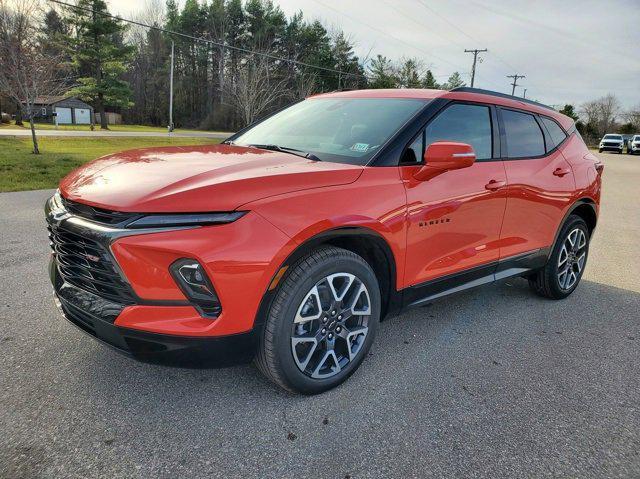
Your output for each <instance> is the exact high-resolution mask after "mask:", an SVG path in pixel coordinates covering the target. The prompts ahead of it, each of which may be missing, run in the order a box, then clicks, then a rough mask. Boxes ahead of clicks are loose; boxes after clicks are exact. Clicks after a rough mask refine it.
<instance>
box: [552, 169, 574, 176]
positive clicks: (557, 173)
mask: <svg viewBox="0 0 640 479" xmlns="http://www.w3.org/2000/svg"><path fill="white" fill-rule="evenodd" d="M569 173H571V170H570V169H569V168H556V169H555V170H554V171H553V174H554V175H555V176H559V177H560V178H562V177H563V176H564V175H568V174H569Z"/></svg>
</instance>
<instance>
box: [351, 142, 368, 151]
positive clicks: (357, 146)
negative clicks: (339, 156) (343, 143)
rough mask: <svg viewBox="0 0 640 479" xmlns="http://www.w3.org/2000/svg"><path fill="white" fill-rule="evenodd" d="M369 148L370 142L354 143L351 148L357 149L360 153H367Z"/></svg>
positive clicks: (352, 149)
mask: <svg viewBox="0 0 640 479" xmlns="http://www.w3.org/2000/svg"><path fill="white" fill-rule="evenodd" d="M368 149H369V143H354V144H353V146H352V147H351V148H350V150H351V151H357V152H359V153H365V152H366V151H367V150H368Z"/></svg>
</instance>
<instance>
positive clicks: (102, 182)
mask: <svg viewBox="0 0 640 479" xmlns="http://www.w3.org/2000/svg"><path fill="white" fill-rule="evenodd" d="M602 169H603V167H602V164H601V163H600V162H599V161H598V159H597V158H596V157H595V156H594V155H592V154H591V153H590V152H589V150H588V149H587V147H586V146H585V144H584V142H583V141H582V139H581V138H580V135H579V134H578V133H577V132H576V129H575V126H574V124H573V121H572V120H571V119H570V118H568V117H566V116H564V115H561V114H559V113H558V112H556V111H554V110H552V109H551V108H548V107H546V106H544V105H540V104H538V103H534V102H531V101H527V100H523V99H520V98H515V97H510V96H507V95H502V94H499V93H493V92H489V91H485V90H476V89H469V88H458V89H456V90H453V91H450V92H446V91H438V90H411V89H405V90H364V91H351V92H340V93H331V94H324V95H318V96H315V97H312V98H309V99H307V100H304V101H302V102H299V103H296V104H295V105H293V106H290V107H288V108H286V109H284V110H282V111H280V112H278V113H276V114H274V115H273V116H271V117H269V118H267V119H265V120H263V121H261V122H258V123H256V124H254V125H251V126H250V127H248V128H246V129H244V130H242V131H240V132H238V133H237V134H235V135H234V136H232V137H231V138H229V140H227V141H225V142H224V144H221V145H215V146H194V147H189V148H185V147H173V148H155V149H140V150H134V151H128V152H124V153H117V154H114V155H110V156H106V157H103V158H100V159H98V160H95V161H93V162H92V163H89V164H87V165H86V166H83V167H81V168H79V169H78V170H76V171H75V172H73V173H71V174H70V175H68V176H67V177H66V178H65V179H64V180H63V181H62V182H61V184H60V190H59V192H58V193H56V194H55V195H54V196H53V197H52V198H51V199H50V200H49V201H48V203H47V205H46V216H47V220H48V224H49V230H50V237H51V244H52V247H53V255H52V258H51V267H50V273H51V279H52V282H53V285H54V289H55V293H56V297H57V298H58V302H59V306H60V308H61V310H62V311H63V313H64V315H65V316H66V318H67V319H68V320H69V321H71V322H72V323H74V324H75V325H76V326H78V327H79V328H81V329H83V330H84V331H86V332H87V333H89V334H91V335H92V336H94V337H96V338H98V339H100V340H102V341H104V342H106V343H108V344H110V345H112V346H114V347H116V348H117V349H119V350H120V351H123V352H126V353H130V354H132V355H133V356H135V357H137V358H140V359H145V360H151V359H155V358H158V357H159V358H163V359H165V360H166V359H176V358H177V359H179V360H181V361H182V360H184V359H187V358H188V359H190V360H194V359H195V360H196V361H200V360H203V361H204V360H205V359H206V360H207V361H209V360H211V359H213V360H216V361H221V362H231V361H237V360H250V359H254V358H255V362H256V364H257V366H258V367H259V369H260V370H261V371H262V372H263V373H264V374H265V375H266V376H267V377H268V378H270V379H271V380H273V381H274V382H275V383H277V384H278V385H280V386H282V387H283V388H286V389H288V390H291V391H297V392H301V393H307V394H312V393H318V392H321V391H325V390H327V389H329V388H332V387H334V386H336V385H338V384H339V383H341V382H342V381H344V380H345V379H346V378H347V377H349V376H350V375H351V374H352V373H353V372H354V371H355V370H356V369H357V368H358V366H359V365H360V363H361V362H362V361H363V360H364V359H365V358H366V356H367V351H368V350H369V348H370V346H371V343H372V342H373V340H374V337H375V335H376V330H377V329H378V324H379V321H380V320H381V319H383V318H384V317H385V316H388V315H390V314H392V313H396V312H398V311H399V310H401V309H402V308H405V307H410V306H418V305H423V304H426V303H428V302H430V301H432V300H434V299H436V298H441V297H443V296H446V295H448V294H450V293H453V292H456V291H461V290H464V289H467V288H471V287H473V286H477V285H481V284H485V283H490V282H493V281H496V280H500V279H503V278H507V277H511V276H524V277H526V278H528V280H529V283H530V284H531V286H532V288H533V290H534V291H535V292H536V293H538V294H540V295H542V296H544V297H547V298H552V299H562V298H565V297H566V296H568V295H569V294H571V293H572V292H573V291H574V290H575V288H576V287H577V285H578V283H579V282H580V278H581V276H582V273H583V271H584V267H585V264H586V262H587V255H588V251H589V240H590V238H591V235H592V234H593V231H594V228H595V227H596V221H597V217H598V208H599V206H598V205H599V201H600V186H601V173H602ZM523 307H524V306H523Z"/></svg>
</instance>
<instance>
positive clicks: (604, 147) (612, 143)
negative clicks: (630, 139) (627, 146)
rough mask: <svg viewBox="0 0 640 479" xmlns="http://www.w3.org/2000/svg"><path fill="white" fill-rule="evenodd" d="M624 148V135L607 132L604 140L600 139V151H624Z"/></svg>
mask: <svg viewBox="0 0 640 479" xmlns="http://www.w3.org/2000/svg"><path fill="white" fill-rule="evenodd" d="M623 149H624V139H623V138H622V135H614V134H607V135H604V137H603V138H602V140H600V146H599V147H598V151H599V152H600V153H602V152H603V151H617V152H618V153H622V150H623Z"/></svg>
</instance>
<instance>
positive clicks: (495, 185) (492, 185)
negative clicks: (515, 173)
mask: <svg viewBox="0 0 640 479" xmlns="http://www.w3.org/2000/svg"><path fill="white" fill-rule="evenodd" d="M505 186H507V182H506V181H497V180H491V181H490V182H489V183H487V184H486V185H484V189H485V190H489V191H496V190H499V189H500V188H504V187H505Z"/></svg>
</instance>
